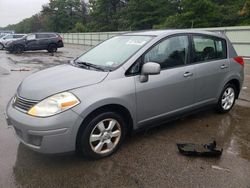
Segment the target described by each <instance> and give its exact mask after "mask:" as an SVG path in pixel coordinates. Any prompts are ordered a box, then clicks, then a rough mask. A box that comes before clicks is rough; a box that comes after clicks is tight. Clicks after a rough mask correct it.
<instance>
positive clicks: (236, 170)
mask: <svg viewBox="0 0 250 188" xmlns="http://www.w3.org/2000/svg"><path fill="white" fill-rule="evenodd" d="M84 50H85V48H84V47H82V46H72V45H66V47H65V48H63V49H59V52H58V53H55V54H54V55H53V56H52V55H51V54H48V53H47V52H45V51H38V52H26V53H24V54H21V55H14V54H8V53H6V52H5V51H0V188H2V187H3V188H8V187H61V188H63V187H192V188H193V187H236V188H241V187H243V188H250V178H249V177H250V64H246V65H245V83H244V87H243V90H242V92H241V95H240V99H239V100H238V101H237V104H236V106H235V107H234V108H233V110H232V111H231V112H230V113H229V114H224V115H221V114H217V113H215V112H214V111H213V110H206V111H202V112H199V113H197V114H194V115H191V116H189V117H186V118H182V119H180V120H176V121H174V122H170V123H168V124H165V125H162V126H160V127H156V128H152V129H149V130H145V131H143V132H140V133H136V134H135V135H133V136H132V137H130V138H128V139H126V141H125V143H124V144H123V145H122V147H121V149H120V150H119V151H118V152H117V153H116V154H115V155H113V156H111V157H108V158H105V159H102V160H98V161H88V160H85V159H83V158H81V157H79V156H77V155H75V154H67V155H66V154H65V155H41V154H38V153H35V152H33V151H31V150H29V149H27V148H26V147H25V146H24V145H22V144H20V143H19V142H18V141H17V139H16V137H15V135H14V133H13V130H12V128H8V127H7V124H6V122H5V118H4V110H5V107H6V104H7V102H8V100H9V99H10V97H11V96H13V95H14V93H15V90H16V88H17V86H18V84H19V83H20V82H21V80H22V79H23V78H24V77H26V76H28V75H30V74H31V73H33V72H36V71H38V70H41V69H44V68H47V67H50V66H55V65H58V64H61V63H68V61H69V60H70V59H72V58H73V57H76V56H78V55H80V54H81V53H82V52H83V51H84ZM20 70H21V71H20ZM213 139H216V141H217V143H218V146H219V147H222V148H223V149H224V151H223V154H222V156H221V157H220V158H195V157H185V156H182V155H180V154H179V153H178V152H177V148H176V143H178V142H193V143H207V142H209V141H212V140H213Z"/></svg>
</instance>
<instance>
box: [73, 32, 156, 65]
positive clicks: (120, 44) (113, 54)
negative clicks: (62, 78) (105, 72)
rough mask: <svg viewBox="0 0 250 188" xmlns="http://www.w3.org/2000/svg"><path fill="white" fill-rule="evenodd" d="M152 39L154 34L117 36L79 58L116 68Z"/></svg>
mask: <svg viewBox="0 0 250 188" xmlns="http://www.w3.org/2000/svg"><path fill="white" fill-rule="evenodd" d="M151 39H152V36H127V35H123V36H116V37H113V38H111V39H108V40H106V41H105V42H103V43H101V44H99V45H98V46H96V47H94V48H92V49H91V50H89V51H88V52H86V53H85V54H83V55H82V56H80V57H79V58H78V59H76V63H77V62H87V63H91V64H94V65H98V66H103V67H106V68H110V69H111V70H112V69H115V68H116V67H118V66H119V65H121V64H123V63H124V62H125V61H126V60H127V59H129V58H130V57H131V56H132V55H133V54H134V53H136V52H137V51H138V50H139V49H140V48H142V47H143V46H144V45H145V44H146V43H148V42H149V41H150V40H151Z"/></svg>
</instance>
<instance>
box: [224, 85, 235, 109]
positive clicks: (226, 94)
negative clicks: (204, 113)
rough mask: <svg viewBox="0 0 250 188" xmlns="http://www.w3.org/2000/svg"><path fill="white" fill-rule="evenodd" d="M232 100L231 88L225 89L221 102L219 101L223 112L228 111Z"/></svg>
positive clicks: (233, 96) (232, 92) (232, 91)
mask: <svg viewBox="0 0 250 188" xmlns="http://www.w3.org/2000/svg"><path fill="white" fill-rule="evenodd" d="M234 99H235V92H234V89H233V88H231V87H229V88H227V89H226V90H225V91H224V93H223V95H222V100H221V106H222V108H223V109H224V110H229V109H230V108H231V107H232V105H233V103H234Z"/></svg>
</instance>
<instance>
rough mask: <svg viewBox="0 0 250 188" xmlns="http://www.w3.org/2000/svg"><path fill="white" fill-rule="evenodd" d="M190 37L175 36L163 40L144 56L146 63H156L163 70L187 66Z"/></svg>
mask: <svg viewBox="0 0 250 188" xmlns="http://www.w3.org/2000/svg"><path fill="white" fill-rule="evenodd" d="M187 58H188V37H187V36H175V37H171V38H168V39H166V40H163V41H162V42H160V43H159V44H157V45H156V46H154V47H153V48H152V49H151V50H150V51H149V52H147V53H146V54H145V55H144V63H146V62H156V63H159V64H160V65H161V68H162V69H164V68H171V67H176V66H181V65H185V64H187Z"/></svg>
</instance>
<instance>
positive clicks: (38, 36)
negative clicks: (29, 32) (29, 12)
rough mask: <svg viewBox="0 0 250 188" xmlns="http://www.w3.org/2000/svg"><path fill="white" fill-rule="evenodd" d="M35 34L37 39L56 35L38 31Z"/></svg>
mask: <svg viewBox="0 0 250 188" xmlns="http://www.w3.org/2000/svg"><path fill="white" fill-rule="evenodd" d="M36 36H37V38H38V39H47V38H53V37H55V36H56V35H55V34H47V33H39V34H36Z"/></svg>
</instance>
